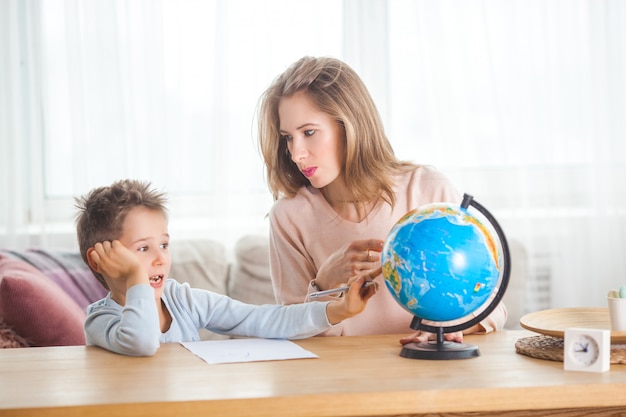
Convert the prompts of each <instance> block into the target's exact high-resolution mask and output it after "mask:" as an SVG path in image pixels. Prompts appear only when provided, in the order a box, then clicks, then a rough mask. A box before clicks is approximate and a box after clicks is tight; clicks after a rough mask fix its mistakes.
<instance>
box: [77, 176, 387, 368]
mask: <svg viewBox="0 0 626 417" xmlns="http://www.w3.org/2000/svg"><path fill="white" fill-rule="evenodd" d="M150 187H151V186H150V184H149V183H144V182H139V181H132V180H121V181H117V182H115V183H113V184H112V185H111V186H108V187H99V188H96V189H94V190H92V191H91V192H89V193H88V194H87V195H86V196H83V197H80V198H77V199H76V203H77V204H76V205H77V208H78V209H79V213H78V216H77V235H78V243H79V247H80V253H81V256H82V258H83V260H84V261H85V263H87V265H89V267H90V268H91V270H92V272H93V273H94V275H95V276H96V278H97V279H98V280H99V281H100V283H101V284H102V285H103V286H104V287H105V288H107V289H108V290H109V291H110V292H109V294H108V295H107V296H106V297H105V298H103V299H102V300H99V301H97V302H95V303H93V304H92V305H90V306H89V307H88V309H87V319H86V321H85V335H86V340H87V344H88V345H97V346H101V347H103V348H105V349H108V350H111V351H113V352H117V353H120V354H125V355H133V356H150V355H153V354H154V353H156V351H157V349H158V348H159V346H160V343H168V342H181V341H195V340H199V339H200V338H199V334H198V330H199V329H201V328H206V329H208V330H211V331H213V332H216V333H220V334H227V335H236V336H251V337H263V338H281V339H299V338H306V337H310V336H314V335H317V334H319V333H321V332H323V331H325V330H327V329H328V328H330V327H331V326H333V325H334V324H337V323H339V322H341V321H342V320H344V319H346V318H349V317H352V316H354V315H356V314H358V313H360V312H361V311H363V309H364V308H365V305H366V303H367V301H368V300H369V298H370V297H372V296H373V295H374V294H375V293H376V286H375V285H373V286H370V287H363V284H364V282H365V277H364V276H361V277H354V278H352V279H351V280H350V284H351V285H350V289H349V290H348V291H347V292H346V294H345V296H344V297H342V298H338V299H337V300H334V301H331V302H313V303H305V304H294V305H290V306H279V305H269V304H268V305H262V306H256V305H250V304H245V303H242V302H239V301H236V300H234V299H232V298H229V297H227V296H225V295H221V294H217V293H214V292H211V291H207V290H202V289H194V288H191V287H189V285H188V284H180V283H178V282H177V281H175V280H173V279H168V277H169V275H168V274H169V272H170V266H171V259H170V254H169V251H168V245H169V239H170V236H169V233H168V227H167V223H168V222H167V213H166V209H165V201H166V199H165V195H164V194H163V193H158V192H156V191H154V190H153V189H151V188H150Z"/></svg>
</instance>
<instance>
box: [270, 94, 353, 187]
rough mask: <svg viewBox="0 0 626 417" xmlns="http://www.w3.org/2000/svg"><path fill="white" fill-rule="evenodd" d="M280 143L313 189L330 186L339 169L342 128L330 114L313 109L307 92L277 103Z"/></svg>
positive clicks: (340, 167) (340, 165)
mask: <svg viewBox="0 0 626 417" xmlns="http://www.w3.org/2000/svg"><path fill="white" fill-rule="evenodd" d="M278 117H279V119H280V135H281V140H284V141H286V142H287V149H289V153H290V154H291V160H292V161H293V162H295V164H296V165H297V166H298V168H299V169H300V172H302V175H304V176H305V177H307V178H308V180H309V181H310V182H311V185H312V186H313V187H315V188H323V187H326V186H327V185H329V184H331V183H332V182H333V181H335V179H337V177H338V176H339V174H340V173H341V170H342V165H343V164H342V154H343V129H342V128H341V126H340V125H339V123H337V121H336V120H335V119H334V118H333V117H331V116H330V115H328V114H326V113H324V112H322V111H320V110H318V109H317V108H315V107H314V106H313V104H312V103H311V101H310V100H309V98H308V97H307V95H306V93H304V92H298V93H296V94H294V95H293V96H291V97H283V98H281V99H280V102H279V103H278Z"/></svg>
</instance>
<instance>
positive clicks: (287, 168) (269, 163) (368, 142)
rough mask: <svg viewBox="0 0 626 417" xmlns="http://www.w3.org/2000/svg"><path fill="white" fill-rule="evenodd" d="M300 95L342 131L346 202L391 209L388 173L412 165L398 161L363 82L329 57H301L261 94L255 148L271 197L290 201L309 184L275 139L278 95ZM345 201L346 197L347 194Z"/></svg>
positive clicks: (282, 143) (282, 142)
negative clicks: (375, 203)
mask: <svg viewBox="0 0 626 417" xmlns="http://www.w3.org/2000/svg"><path fill="white" fill-rule="evenodd" d="M298 92H304V93H305V94H306V96H307V97H308V99H309V100H311V102H312V104H313V105H314V106H315V107H316V108H317V109H318V110H320V111H322V112H324V113H326V114H328V115H330V116H331V117H333V118H334V119H335V120H336V121H337V123H338V124H339V125H340V126H341V128H342V130H343V132H344V138H343V140H344V149H345V153H344V155H343V166H342V172H341V174H340V175H341V176H342V177H343V180H344V182H345V184H346V186H347V189H349V190H351V191H352V193H353V195H352V196H349V197H350V199H351V200H357V201H372V200H375V199H377V198H379V197H382V198H383V199H384V200H385V201H386V202H388V203H389V204H391V205H393V204H394V202H395V194H394V191H393V175H394V174H396V173H398V172H401V171H404V170H409V169H414V167H415V165H414V164H412V163H409V162H403V161H399V160H398V159H397V158H396V156H395V155H394V152H393V148H392V147H391V144H390V142H389V140H388V139H387V136H386V134H385V131H384V128H383V124H382V120H381V118H380V115H379V113H378V110H377V109H376V105H375V104H374V101H373V100H372V97H371V96H370V94H369V92H368V90H367V88H366V86H365V84H364V83H363V81H362V80H361V78H359V76H358V75H357V73H356V72H355V71H354V70H353V69H352V68H350V67H349V66H348V65H347V64H346V63H344V62H342V61H340V60H338V59H335V58H330V57H320V58H314V57H304V58H301V59H300V60H298V61H296V62H295V63H293V64H292V65H291V66H290V67H289V68H287V70H286V71H285V72H283V73H282V74H281V75H279V76H278V77H277V78H276V79H275V80H274V81H273V83H272V84H271V85H270V86H269V88H268V89H267V90H266V91H265V92H264V93H263V95H262V96H261V98H260V101H259V108H258V124H259V129H258V134H259V148H260V151H261V153H262V155H263V159H264V160H265V166H266V175H267V182H268V186H269V189H270V191H271V192H272V194H273V196H274V199H278V198H279V197H281V196H286V197H293V196H294V195H295V194H296V193H297V192H298V189H299V188H300V187H303V186H307V185H310V182H309V180H308V179H307V178H306V177H305V176H304V175H302V173H301V172H300V171H299V169H298V167H297V165H296V164H295V163H294V162H293V161H292V160H291V156H290V155H289V151H288V149H287V142H286V141H285V140H281V135H280V119H279V116H278V105H279V103H280V100H281V99H282V98H283V97H291V96H293V95H294V94H296V93H298ZM347 197H348V196H347Z"/></svg>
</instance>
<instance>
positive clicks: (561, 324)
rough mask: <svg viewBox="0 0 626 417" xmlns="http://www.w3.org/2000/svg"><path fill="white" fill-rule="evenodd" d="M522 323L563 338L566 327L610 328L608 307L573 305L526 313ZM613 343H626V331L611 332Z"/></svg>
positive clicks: (529, 327) (540, 331)
mask: <svg viewBox="0 0 626 417" xmlns="http://www.w3.org/2000/svg"><path fill="white" fill-rule="evenodd" d="M520 325H521V326H522V327H523V328H524V329H526V330H530V331H533V332H537V333H541V334H544V335H547V336H553V337H560V338H563V335H564V333H565V329H567V328H570V327H579V328H584V329H610V328H611V323H610V321H609V310H608V308H601V307H597V308H593V307H572V308H553V309H550V310H542V311H537V312H534V313H530V314H526V315H525V316H524V317H522V318H521V319H520ZM611 343H626V332H615V331H613V332H611Z"/></svg>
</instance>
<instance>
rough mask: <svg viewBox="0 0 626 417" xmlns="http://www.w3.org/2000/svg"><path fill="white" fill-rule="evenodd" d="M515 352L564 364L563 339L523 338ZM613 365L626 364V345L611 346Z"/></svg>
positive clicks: (545, 337) (517, 343)
mask: <svg viewBox="0 0 626 417" xmlns="http://www.w3.org/2000/svg"><path fill="white" fill-rule="evenodd" d="M515 351H516V352H517V353H519V354H520V355H526V356H530V357H532V358H537V359H547V360H550V361H556V362H563V339H562V338H560V337H552V336H546V335H541V336H529V337H523V338H521V339H518V340H517V342H515ZM611 363H624V364H626V345H611Z"/></svg>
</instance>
